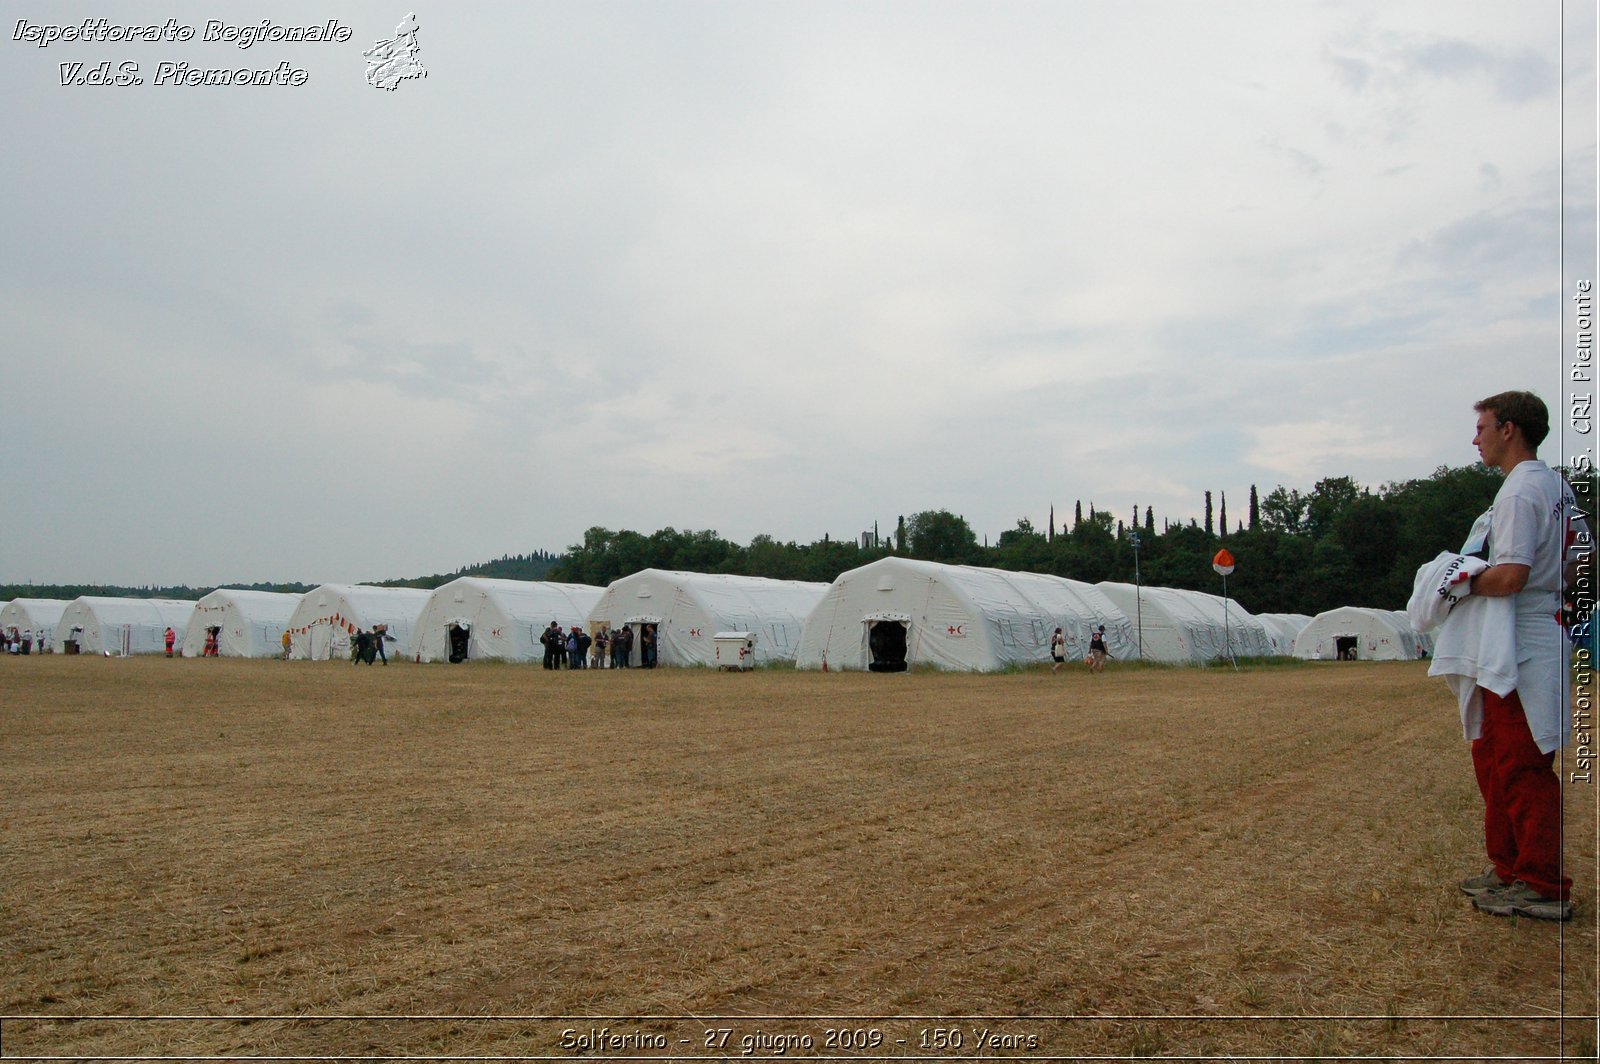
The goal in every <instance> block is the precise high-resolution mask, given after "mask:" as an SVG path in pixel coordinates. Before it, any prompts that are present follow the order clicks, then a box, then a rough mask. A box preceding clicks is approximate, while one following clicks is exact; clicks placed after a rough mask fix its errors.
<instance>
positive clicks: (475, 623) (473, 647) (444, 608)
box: [415, 576, 603, 662]
mask: <svg viewBox="0 0 1600 1064" xmlns="http://www.w3.org/2000/svg"><path fill="white" fill-rule="evenodd" d="M602 591H603V589H602V588H598V587H593V586H590V585H588V584H562V583H552V582H548V581H530V580H493V579H488V578H485V577H477V576H464V577H461V578H459V579H456V580H452V581H450V582H449V583H447V584H441V585H440V586H439V587H437V588H435V589H434V590H433V592H432V594H430V595H429V596H428V600H427V602H426V603H425V604H424V605H423V608H422V611H421V613H420V614H419V615H418V617H417V625H416V650H415V656H416V659H417V660H418V661H424V662H428V661H449V660H451V647H450V633H451V629H452V628H462V629H464V630H465V632H466V645H465V647H464V648H463V649H464V650H465V652H466V657H465V658H464V659H463V660H466V661H474V660H485V659H492V660H500V661H532V660H534V659H535V658H539V657H542V656H543V654H544V647H543V646H542V645H541V644H540V642H539V635H540V633H542V632H543V631H544V630H545V628H546V627H547V626H548V625H549V624H550V622H551V621H555V622H556V623H557V624H559V625H560V626H561V627H562V629H563V630H567V629H570V628H571V627H572V626H573V625H574V624H586V623H587V622H588V618H589V612H590V610H592V609H593V608H594V606H595V604H596V603H597V602H598V601H599V600H600V595H601V593H602Z"/></svg>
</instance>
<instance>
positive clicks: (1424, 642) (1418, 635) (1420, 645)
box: [1389, 610, 1433, 658]
mask: <svg viewBox="0 0 1600 1064" xmlns="http://www.w3.org/2000/svg"><path fill="white" fill-rule="evenodd" d="M1389 612H1390V613H1392V614H1394V617H1395V620H1396V621H1397V622H1399V624H1400V628H1401V629H1402V630H1403V631H1406V632H1410V633H1411V640H1412V642H1413V643H1414V644H1415V654H1414V655H1413V656H1414V657H1419V658H1420V657H1432V656H1433V633H1432V632H1419V631H1417V630H1416V629H1415V628H1413V627H1411V618H1410V617H1409V616H1407V615H1406V611H1405V610H1390V611H1389Z"/></svg>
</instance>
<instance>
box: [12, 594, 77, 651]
mask: <svg viewBox="0 0 1600 1064" xmlns="http://www.w3.org/2000/svg"><path fill="white" fill-rule="evenodd" d="M68 605H69V603H68V601H67V600H66V599H30V598H15V599H12V600H11V601H10V602H8V603H6V604H5V605H4V606H0V631H6V632H9V631H10V630H11V629H13V628H15V629H16V630H17V634H18V636H22V635H23V634H24V633H27V634H29V635H30V636H31V638H32V640H33V652H34V653H35V654H44V653H47V652H49V651H50V650H51V649H53V644H54V642H55V634H56V625H57V624H58V623H59V622H60V621H61V615H62V614H63V613H65V612H66V610H67V606H68Z"/></svg>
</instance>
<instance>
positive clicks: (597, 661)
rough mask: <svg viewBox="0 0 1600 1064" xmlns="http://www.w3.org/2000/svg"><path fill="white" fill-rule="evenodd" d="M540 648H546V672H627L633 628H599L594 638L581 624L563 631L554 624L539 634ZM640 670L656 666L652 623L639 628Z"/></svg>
mask: <svg viewBox="0 0 1600 1064" xmlns="http://www.w3.org/2000/svg"><path fill="white" fill-rule="evenodd" d="M539 645H540V646H542V647H543V648H544V667H545V668H546V669H552V670H555V669H562V668H566V669H626V668H628V667H629V662H630V660H631V658H632V654H633V629H632V628H630V627H629V626H628V625H622V626H621V627H619V628H617V629H616V630H615V631H613V630H611V629H610V628H609V627H607V626H605V625H600V626H598V627H596V629H595V633H594V635H592V636H591V635H590V634H589V633H588V632H585V631H584V630H583V625H581V624H573V625H572V626H571V627H570V628H568V629H566V630H563V629H562V627H561V625H560V624H559V623H558V622H556V621H551V622H550V624H549V626H548V627H547V628H545V630H544V631H543V632H541V633H540V634H539ZM639 667H640V668H645V669H653V668H655V667H656V626H655V625H653V624H641V625H640V626H639Z"/></svg>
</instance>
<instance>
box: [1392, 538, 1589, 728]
mask: <svg viewBox="0 0 1600 1064" xmlns="http://www.w3.org/2000/svg"><path fill="white" fill-rule="evenodd" d="M1456 561H1459V562H1460V563H1461V564H1460V566H1459V567H1458V568H1457V569H1456V574H1458V573H1460V572H1462V571H1469V575H1475V574H1476V573H1479V572H1482V571H1483V570H1484V569H1485V568H1487V566H1486V565H1484V563H1483V562H1482V561H1481V560H1479V559H1477V558H1473V557H1470V556H1463V555H1452V554H1449V553H1448V552H1447V553H1445V554H1441V555H1439V557H1437V558H1435V559H1434V560H1433V561H1431V562H1429V563H1428V564H1427V565H1424V566H1423V567H1422V568H1421V569H1419V570H1417V582H1416V585H1415V586H1414V588H1413V590H1412V595H1411V601H1410V602H1409V603H1407V605H1406V615H1407V617H1408V618H1409V619H1410V620H1411V623H1412V624H1413V625H1414V626H1416V627H1417V629H1418V630H1419V631H1424V630H1427V629H1424V628H1423V627H1422V623H1419V620H1420V621H1427V622H1429V628H1433V627H1437V629H1438V631H1437V632H1436V633H1435V635H1434V637H1433V663H1432V664H1431V665H1429V666H1428V675H1429V676H1440V677H1443V678H1444V681H1445V682H1446V683H1447V684H1449V685H1450V690H1451V691H1453V692H1454V693H1455V696H1456V702H1457V704H1458V705H1459V706H1460V709H1461V733H1462V736H1463V737H1464V738H1465V739H1467V740H1468V741H1469V742H1470V741H1471V740H1473V739H1477V738H1479V737H1480V736H1482V735H1483V695H1482V694H1481V692H1480V688H1482V689H1487V690H1490V691H1493V692H1494V693H1495V694H1497V695H1500V696H1502V697H1504V696H1505V695H1508V694H1510V693H1511V692H1512V691H1515V692H1517V697H1518V698H1519V699H1521V701H1522V709H1523V712H1524V714H1525V715H1526V716H1527V719H1528V730H1529V732H1530V733H1531V734H1532V736H1533V741H1534V742H1535V743H1536V744H1537V745H1538V747H1539V750H1540V751H1541V752H1543V753H1549V752H1550V751H1552V750H1556V749H1559V748H1560V747H1561V746H1563V745H1565V744H1566V743H1567V742H1569V741H1570V740H1571V737H1572V720H1571V717H1570V716H1569V715H1568V714H1567V713H1566V712H1565V711H1564V706H1563V700H1562V697H1561V696H1562V691H1561V684H1562V683H1563V682H1564V672H1563V662H1564V661H1565V659H1564V658H1563V656H1562V650H1563V648H1562V646H1561V639H1562V636H1561V628H1560V626H1559V625H1557V624H1556V623H1555V617H1554V613H1553V612H1552V610H1553V608H1554V606H1556V605H1559V598H1558V597H1553V596H1549V595H1546V594H1544V593H1532V594H1519V595H1514V596H1502V595H1497V596H1493V597H1490V596H1487V595H1473V594H1471V593H1470V591H1467V590H1466V583H1467V582H1466V581H1461V582H1460V583H1459V584H1457V583H1455V579H1456V574H1451V575H1449V576H1446V573H1447V571H1448V570H1449V569H1450V568H1451V566H1452V564H1453V563H1454V562H1456ZM1449 592H1454V593H1455V594H1454V601H1447V600H1449V599H1451V598H1452V595H1451V594H1450V593H1449ZM1441 614H1442V615H1443V616H1442V620H1439V619H1434V618H1437V617H1439V615H1441Z"/></svg>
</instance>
